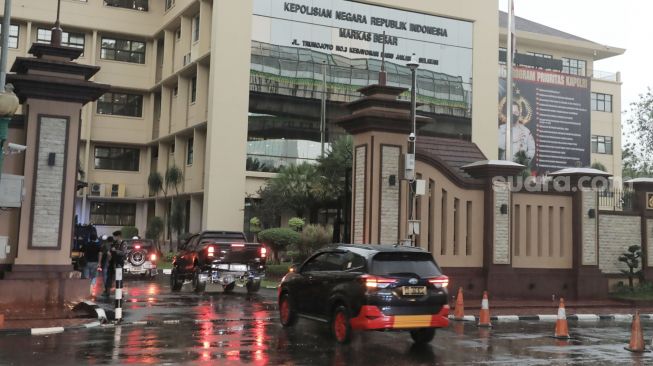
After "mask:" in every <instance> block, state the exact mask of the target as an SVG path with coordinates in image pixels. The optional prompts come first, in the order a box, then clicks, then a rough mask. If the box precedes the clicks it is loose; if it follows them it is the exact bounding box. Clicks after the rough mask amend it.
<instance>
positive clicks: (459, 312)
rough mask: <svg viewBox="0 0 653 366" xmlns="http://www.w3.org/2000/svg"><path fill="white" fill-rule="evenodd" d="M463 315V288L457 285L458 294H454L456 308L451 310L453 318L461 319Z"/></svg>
mask: <svg viewBox="0 0 653 366" xmlns="http://www.w3.org/2000/svg"><path fill="white" fill-rule="evenodd" d="M464 317H465V305H464V304H463V288H462V287H458V296H456V309H454V312H453V318H454V320H463V318H464Z"/></svg>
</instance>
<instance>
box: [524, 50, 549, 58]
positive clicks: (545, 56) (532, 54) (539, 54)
mask: <svg viewBox="0 0 653 366" xmlns="http://www.w3.org/2000/svg"><path fill="white" fill-rule="evenodd" d="M526 54H527V55H530V56H535V57H542V58H549V59H552V58H553V56H551V55H547V54H546V53H539V52H526Z"/></svg>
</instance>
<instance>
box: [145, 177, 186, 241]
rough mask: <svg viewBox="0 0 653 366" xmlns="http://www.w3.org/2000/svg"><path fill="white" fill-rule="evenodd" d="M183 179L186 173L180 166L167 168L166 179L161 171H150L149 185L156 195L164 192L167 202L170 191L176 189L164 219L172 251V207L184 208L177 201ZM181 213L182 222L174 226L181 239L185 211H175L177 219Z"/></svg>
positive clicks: (167, 206)
mask: <svg viewBox="0 0 653 366" xmlns="http://www.w3.org/2000/svg"><path fill="white" fill-rule="evenodd" d="M183 180H184V173H183V172H182V171H181V169H180V168H178V167H177V166H175V165H173V166H171V167H169V168H168V169H167V170H166V173H165V179H164V177H162V176H161V173H159V172H150V175H149V177H148V178H147V185H148V187H149V188H150V192H151V193H153V194H154V195H155V196H156V195H157V194H159V192H161V193H163V199H164V202H167V200H168V193H170V191H171V190H172V189H174V193H175V195H174V198H172V202H171V203H170V204H169V205H168V204H166V211H165V218H164V220H165V221H166V227H167V229H168V233H169V235H170V242H169V243H170V247H169V248H170V250H171V251H172V250H173V246H172V229H173V225H172V224H173V223H172V218H173V217H172V216H173V212H172V209H173V208H176V209H181V210H183V207H181V206H183V205H180V204H178V203H176V202H175V201H177V196H179V185H180V184H181V183H182V182H183ZM180 207H181V208H180ZM180 215H181V218H182V224H181V225H175V226H174V227H175V229H176V231H177V239H179V234H180V232H179V231H180V230H181V227H182V226H183V212H182V213H178V212H175V216H176V217H175V219H177V218H178V217H179V216H180ZM175 224H177V223H176V222H175ZM175 249H176V248H175Z"/></svg>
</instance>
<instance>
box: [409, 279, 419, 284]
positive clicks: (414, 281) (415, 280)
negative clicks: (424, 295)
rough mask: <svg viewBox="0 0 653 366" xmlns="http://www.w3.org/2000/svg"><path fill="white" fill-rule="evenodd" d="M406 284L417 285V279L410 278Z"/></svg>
mask: <svg viewBox="0 0 653 366" xmlns="http://www.w3.org/2000/svg"><path fill="white" fill-rule="evenodd" d="M408 283H410V284H411V285H417V278H411V279H410V280H408Z"/></svg>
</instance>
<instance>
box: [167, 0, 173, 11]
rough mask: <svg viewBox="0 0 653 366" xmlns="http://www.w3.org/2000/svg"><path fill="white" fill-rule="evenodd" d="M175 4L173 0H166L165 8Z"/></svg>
mask: <svg viewBox="0 0 653 366" xmlns="http://www.w3.org/2000/svg"><path fill="white" fill-rule="evenodd" d="M174 5H175V0H166V10H168V9H170V8H172V7H173V6H174Z"/></svg>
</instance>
